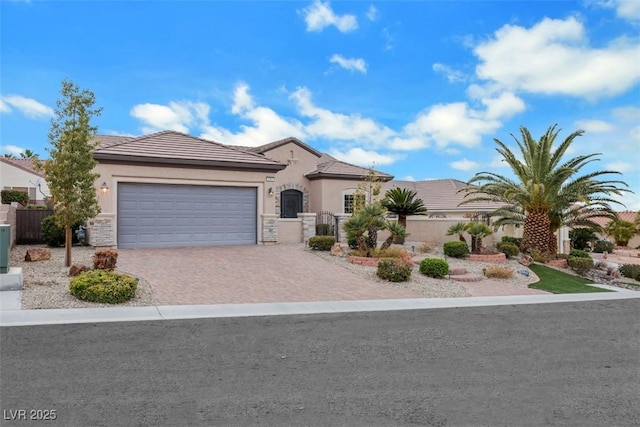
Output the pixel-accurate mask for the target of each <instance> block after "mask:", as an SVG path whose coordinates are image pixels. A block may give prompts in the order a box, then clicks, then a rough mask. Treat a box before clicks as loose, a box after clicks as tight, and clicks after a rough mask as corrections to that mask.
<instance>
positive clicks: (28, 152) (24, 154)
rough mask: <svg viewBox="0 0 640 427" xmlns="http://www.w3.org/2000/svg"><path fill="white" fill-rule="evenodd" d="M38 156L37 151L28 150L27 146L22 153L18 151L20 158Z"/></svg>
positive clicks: (35, 157)
mask: <svg viewBox="0 0 640 427" xmlns="http://www.w3.org/2000/svg"><path fill="white" fill-rule="evenodd" d="M39 157H40V156H38V154H37V153H34V152H33V151H31V150H29V149H28V148H27V149H26V150H24V151H23V152H22V153H20V158H21V159H37V158H39Z"/></svg>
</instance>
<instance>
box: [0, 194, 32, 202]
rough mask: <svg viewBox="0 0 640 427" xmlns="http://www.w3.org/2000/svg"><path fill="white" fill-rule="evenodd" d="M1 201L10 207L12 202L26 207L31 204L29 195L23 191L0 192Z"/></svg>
mask: <svg viewBox="0 0 640 427" xmlns="http://www.w3.org/2000/svg"><path fill="white" fill-rule="evenodd" d="M0 199H2V204H3V205H10V204H11V202H18V203H20V204H21V205H26V204H27V203H29V193H27V192H26V191H21V190H2V191H0Z"/></svg>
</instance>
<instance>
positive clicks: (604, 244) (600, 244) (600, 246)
mask: <svg viewBox="0 0 640 427" xmlns="http://www.w3.org/2000/svg"><path fill="white" fill-rule="evenodd" d="M593 252H595V253H598V254H602V253H604V252H606V253H608V254H610V253H611V252H613V243H612V242H609V241H607V240H598V241H597V242H596V244H595V245H594V246H593Z"/></svg>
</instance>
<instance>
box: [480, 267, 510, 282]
mask: <svg viewBox="0 0 640 427" xmlns="http://www.w3.org/2000/svg"><path fill="white" fill-rule="evenodd" d="M484 275H485V276H486V277H489V278H492V279H511V278H512V277H513V270H512V269H510V268H509V267H499V266H491V267H487V268H486V269H485V270H484Z"/></svg>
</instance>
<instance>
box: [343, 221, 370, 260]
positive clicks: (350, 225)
mask: <svg viewBox="0 0 640 427" xmlns="http://www.w3.org/2000/svg"><path fill="white" fill-rule="evenodd" d="M367 226H368V223H367V221H366V219H365V218H364V216H362V215H353V216H352V217H351V218H349V219H348V220H347V221H345V223H344V224H343V225H342V229H343V230H344V231H345V233H347V237H348V238H349V239H356V242H357V245H358V249H359V250H361V251H363V252H366V251H367V244H366V241H365V238H364V233H366V232H367Z"/></svg>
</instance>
